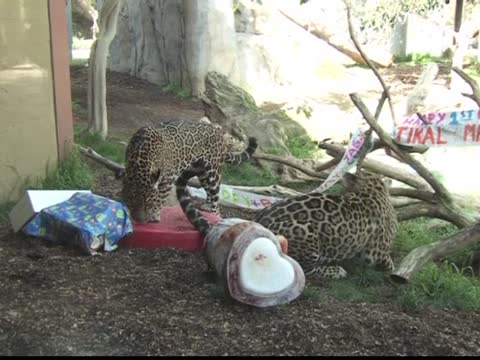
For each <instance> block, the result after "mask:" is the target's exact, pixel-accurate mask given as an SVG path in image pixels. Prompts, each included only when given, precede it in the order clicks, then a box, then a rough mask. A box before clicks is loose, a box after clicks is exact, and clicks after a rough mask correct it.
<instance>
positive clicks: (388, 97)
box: [344, 0, 397, 125]
mask: <svg viewBox="0 0 480 360" xmlns="http://www.w3.org/2000/svg"><path fill="white" fill-rule="evenodd" d="M344 2H345V6H346V7H347V21H348V32H349V33H350V38H351V39H352V41H353V44H354V45H355V48H356V49H357V51H358V52H359V53H360V55H361V56H362V58H363V59H364V60H365V62H366V63H367V65H368V66H369V67H370V69H372V71H373V73H374V74H375V76H376V77H377V79H378V81H379V82H380V84H381V85H382V88H383V91H384V93H385V95H386V97H387V99H388V104H389V106H390V112H391V114H392V121H393V124H394V125H396V124H397V120H396V117H395V110H394V108H393V102H392V97H391V95H390V91H389V90H388V87H387V84H385V81H383V78H382V76H381V75H380V73H379V72H378V70H377V69H376V67H375V65H373V63H372V62H371V61H370V59H369V58H368V56H367V55H366V54H365V53H364V52H363V50H362V48H361V47H360V44H359V43H358V40H357V37H356V36H355V31H354V30H353V24H352V14H351V10H350V3H349V1H348V0H344Z"/></svg>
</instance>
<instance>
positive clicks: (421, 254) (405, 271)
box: [390, 223, 480, 283]
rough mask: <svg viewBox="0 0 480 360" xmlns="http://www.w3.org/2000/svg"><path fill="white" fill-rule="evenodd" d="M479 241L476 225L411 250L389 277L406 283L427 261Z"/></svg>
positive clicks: (478, 226) (442, 256)
mask: <svg viewBox="0 0 480 360" xmlns="http://www.w3.org/2000/svg"><path fill="white" fill-rule="evenodd" d="M478 241H480V224H479V223H477V224H475V225H473V226H470V227H468V228H466V229H463V230H461V231H459V232H457V233H456V234H455V235H453V236H451V237H449V238H447V239H444V240H440V241H436V242H434V243H431V244H428V245H423V246H420V247H417V248H416V249H414V250H412V251H411V252H410V253H409V254H408V255H407V256H406V257H405V258H404V259H403V260H402V262H401V263H400V264H399V265H398V266H397V267H396V268H395V270H394V271H393V273H392V274H391V275H390V276H391V278H392V279H393V280H394V281H396V282H399V283H406V282H408V281H409V280H411V279H412V277H413V276H414V275H415V274H416V273H417V272H418V270H420V269H421V268H422V267H423V266H424V265H425V264H426V263H427V262H428V261H431V260H437V259H440V258H444V257H446V256H449V255H452V254H454V253H456V252H458V251H460V250H462V249H464V248H466V247H467V246H469V245H471V244H474V243H476V242H478Z"/></svg>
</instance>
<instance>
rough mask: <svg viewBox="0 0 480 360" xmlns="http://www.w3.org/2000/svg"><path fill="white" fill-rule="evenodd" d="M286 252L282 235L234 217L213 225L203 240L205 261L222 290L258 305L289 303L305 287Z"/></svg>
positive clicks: (286, 244) (301, 277)
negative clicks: (217, 278)
mask: <svg viewBox="0 0 480 360" xmlns="http://www.w3.org/2000/svg"><path fill="white" fill-rule="evenodd" d="M287 252H288V243H287V241H286V239H285V238H278V237H276V236H275V235H274V234H273V233H272V232H271V231H269V230H267V229H266V228H264V227H263V226H262V225H260V224H257V223H255V222H251V221H245V220H242V219H236V218H228V219H224V220H222V221H220V222H219V223H217V224H215V225H213V226H212V228H211V230H210V231H209V232H208V233H207V235H206V237H205V242H204V254H205V257H206V260H207V263H208V265H209V267H210V268H213V269H214V270H215V272H216V274H217V276H218V277H219V278H220V279H221V282H222V284H223V286H224V290H225V293H226V294H227V295H228V296H229V297H230V298H232V299H233V300H236V301H239V302H241V303H244V304H247V305H252V306H256V307H260V308H264V307H270V306H276V305H281V304H285V303H289V302H291V301H293V300H294V299H296V298H297V297H298V296H300V294H301V293H302V292H303V289H304V288H305V275H304V273H303V270H302V268H301V267H300V265H299V264H298V263H297V262H296V261H295V260H294V259H292V258H291V257H289V256H288V255H287Z"/></svg>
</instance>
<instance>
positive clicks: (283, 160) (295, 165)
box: [253, 153, 339, 179]
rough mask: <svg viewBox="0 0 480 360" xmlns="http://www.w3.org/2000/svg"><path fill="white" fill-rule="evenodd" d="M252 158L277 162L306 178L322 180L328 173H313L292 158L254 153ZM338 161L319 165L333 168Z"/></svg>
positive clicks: (310, 169)
mask: <svg viewBox="0 0 480 360" xmlns="http://www.w3.org/2000/svg"><path fill="white" fill-rule="evenodd" d="M253 158H254V159H257V160H267V161H274V162H278V163H281V164H285V165H288V166H290V167H292V168H294V169H297V170H299V171H301V172H303V173H304V174H307V175H308V176H311V177H316V178H320V179H324V178H326V177H327V176H328V173H326V172H324V171H314V170H312V168H308V167H306V166H305V165H303V164H301V163H300V162H299V161H298V159H296V158H292V157H288V158H287V157H282V156H277V155H271V154H261V153H255V154H253ZM338 162H339V161H337V160H335V159H333V160H330V161H328V162H327V163H325V164H322V165H321V168H324V169H328V168H330V167H332V166H335V165H336V164H337V163H338Z"/></svg>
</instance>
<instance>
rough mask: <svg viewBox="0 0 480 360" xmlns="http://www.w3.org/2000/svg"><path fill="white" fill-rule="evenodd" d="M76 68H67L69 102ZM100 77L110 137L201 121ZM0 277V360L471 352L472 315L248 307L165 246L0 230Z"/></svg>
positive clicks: (331, 303) (192, 259)
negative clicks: (84, 243)
mask: <svg viewBox="0 0 480 360" xmlns="http://www.w3.org/2000/svg"><path fill="white" fill-rule="evenodd" d="M85 75H86V73H85V71H84V70H83V69H81V70H78V69H77V70H75V71H72V76H73V78H72V93H73V96H74V99H76V100H77V101H78V102H79V103H84V102H85V96H86V95H85V94H86V92H85V84H86V76H85ZM108 81H109V88H108V94H109V95H108V96H109V104H108V105H109V112H110V114H115V116H114V117H112V118H111V119H112V121H111V126H112V127H114V128H115V126H116V125H115V124H120V125H118V126H117V127H116V128H117V129H119V130H118V131H119V132H121V131H124V132H128V131H132V130H131V129H132V128H135V127H136V126H137V125H138V124H140V123H142V122H144V121H145V122H155V121H159V120H158V119H162V118H164V117H166V116H167V115H168V114H175V116H177V117H178V116H180V117H182V116H185V117H188V118H189V119H193V120H195V119H198V118H199V117H201V116H202V111H201V106H200V105H199V104H198V103H197V102H188V100H181V101H180V100H178V99H175V98H174V97H171V96H170V95H162V94H161V93H160V92H159V91H158V87H156V86H155V85H152V84H148V83H146V82H143V81H140V80H137V79H132V78H130V77H128V76H127V75H123V74H116V73H109V75H108ZM129 84H130V85H129ZM125 109H130V110H129V111H126V110H125ZM135 109H141V111H138V112H137V111H136V110H135ZM165 114H167V115H165ZM142 117H143V118H142ZM75 121H76V122H82V121H85V119H84V118H82V115H78V114H77V115H76V117H75ZM132 124H133V125H132ZM119 185H120V184H119V183H118V182H117V181H115V180H114V179H113V176H112V177H110V176H108V175H105V178H103V179H99V180H98V182H97V185H96V188H95V189H94V191H95V192H96V193H99V194H101V195H105V196H113V194H115V193H116V192H117V191H118V187H119ZM0 279H1V284H2V286H1V291H0V355H478V354H480V325H479V324H480V313H479V312H463V311H454V310H448V309H435V308H430V307H425V308H422V309H419V310H418V311H416V312H405V311H404V310H403V309H402V308H401V307H399V306H398V305H396V304H393V303H380V304H371V303H353V302H345V301H341V300H338V299H333V298H329V297H322V298H321V300H320V299H319V298H317V297H315V296H312V295H305V294H303V295H301V296H300V297H299V298H298V299H296V300H295V301H293V302H292V303H290V304H288V305H282V306H278V307H274V308H268V309H257V308H253V307H249V306H246V305H242V304H239V303H234V302H232V301H231V300H229V299H228V298H227V297H225V296H224V293H223V290H222V288H221V286H220V285H218V284H217V283H216V282H215V280H214V278H212V276H211V275H210V274H209V273H207V272H206V265H205V263H204V261H203V258H202V257H201V255H200V254H198V253H189V252H183V251H177V250H173V249H128V248H122V247H121V248H119V249H118V250H116V251H114V252H112V253H108V254H102V255H99V256H86V255H83V254H81V253H80V252H79V251H77V250H76V249H73V248H69V247H67V246H63V245H55V244H52V243H50V242H48V241H46V240H41V239H36V238H32V237H27V236H22V235H20V234H13V233H12V231H11V230H10V229H9V228H8V227H7V226H3V227H1V228H0ZM330 286H334V284H333V285H332V284H330ZM321 290H322V285H319V291H320V292H321Z"/></svg>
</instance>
